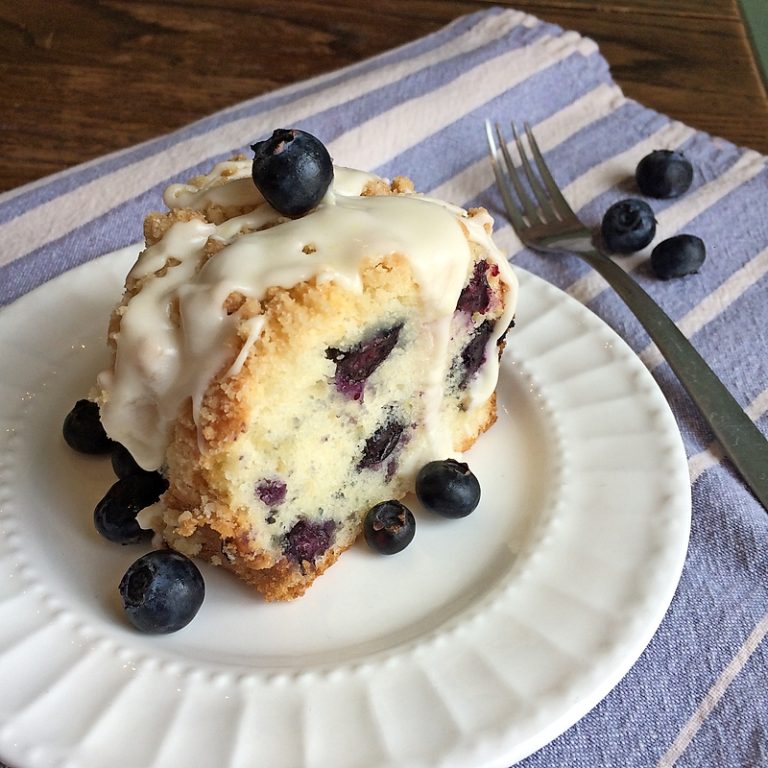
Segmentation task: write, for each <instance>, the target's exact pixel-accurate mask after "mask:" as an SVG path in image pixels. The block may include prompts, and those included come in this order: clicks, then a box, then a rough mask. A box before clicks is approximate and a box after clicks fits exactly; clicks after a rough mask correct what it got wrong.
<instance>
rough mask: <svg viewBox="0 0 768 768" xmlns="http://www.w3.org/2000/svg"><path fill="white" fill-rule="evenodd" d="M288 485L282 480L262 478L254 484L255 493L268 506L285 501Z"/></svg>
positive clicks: (275, 505)
mask: <svg viewBox="0 0 768 768" xmlns="http://www.w3.org/2000/svg"><path fill="white" fill-rule="evenodd" d="M287 491H288V486H286V484H285V483H284V482H283V481H282V480H275V479H267V478H265V479H263V480H260V481H259V482H258V483H257V485H256V495H257V496H258V497H259V499H261V501H262V502H263V503H264V504H266V505H267V506H268V507H277V506H278V505H280V504H282V503H283V502H284V501H285V494H286V492H287Z"/></svg>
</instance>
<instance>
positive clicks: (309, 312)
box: [98, 158, 517, 600]
mask: <svg viewBox="0 0 768 768" xmlns="http://www.w3.org/2000/svg"><path fill="white" fill-rule="evenodd" d="M252 172H253V167H252V163H251V162H250V161H248V160H247V159H245V158H236V159H233V160H230V161H227V162H222V163H219V164H218V165H216V166H215V167H214V168H213V169H212V170H211V172H210V173H209V174H207V175H206V176H201V177H197V178H195V179H192V180H191V181H190V182H189V183H186V184H175V185H172V186H171V187H169V188H168V189H167V190H166V192H165V195H164V201H165V203H166V205H167V207H168V210H167V211H166V212H163V213H153V214H150V215H149V216H148V217H147V219H146V221H145V236H146V248H145V250H144V251H143V252H142V253H141V254H140V256H139V258H138V260H137V262H136V264H135V265H134V266H133V268H132V269H131V271H130V273H129V274H128V277H127V279H126V286H125V294H124V296H123V299H122V301H121V303H120V305H119V306H118V307H117V308H116V310H115V312H114V314H113V317H112V320H111V324H110V330H109V342H110V345H111V347H112V350H113V353H114V356H113V362H112V365H111V366H110V368H109V369H107V370H106V371H104V372H103V373H102V374H100V376H99V380H98V384H99V387H98V389H99V397H98V399H99V405H100V408H101V415H102V420H103V423H104V426H105V428H106V430H107V432H108V434H109V436H110V437H111V438H112V439H114V440H116V441H118V442H119V443H121V444H123V445H124V446H125V447H126V448H127V449H128V450H129V451H130V453H131V455H132V456H133V457H134V458H135V460H136V461H137V462H138V463H139V464H140V465H141V466H142V467H143V468H145V469H159V470H160V471H161V472H162V473H163V475H164V476H165V478H166V479H167V481H168V483H169V487H168V490H167V491H166V492H165V493H164V494H163V496H162V497H161V499H160V501H159V502H157V503H156V504H154V505H152V506H150V507H148V508H147V509H145V510H143V511H142V512H141V513H140V515H139V522H140V523H141V525H142V526H143V527H145V528H151V529H153V530H154V531H155V533H156V535H157V536H158V537H161V538H162V539H163V541H164V542H165V543H166V544H167V545H168V546H170V547H171V548H173V549H175V550H178V551H179V552H182V553H184V554H186V555H189V556H193V557H200V558H203V559H205V560H208V561H209V562H211V563H213V564H215V565H220V566H223V567H225V568H227V569H230V570H231V571H233V572H234V573H236V574H237V575H238V576H240V577H241V578H242V579H244V580H245V581H247V582H248V583H250V584H252V585H253V586H254V587H255V588H256V589H257V590H258V591H259V592H261V593H262V594H263V595H264V597H265V598H266V599H268V600H287V599H292V598H295V597H298V596H299V595H301V594H302V593H303V592H304V591H305V590H306V589H307V587H308V586H309V585H310V584H311V583H312V582H313V581H314V579H315V578H316V577H317V576H319V575H320V574H321V573H323V571H325V570H326V569H327V568H328V567H329V566H330V565H332V564H333V563H334V562H335V561H336V559H337V558H338V557H339V555H340V554H341V553H342V552H343V551H344V550H345V549H347V548H348V547H349V546H350V545H351V544H352V543H353V542H354V541H355V539H356V538H357V537H358V536H359V534H360V532H361V529H362V521H363V518H364V516H365V513H366V512H367V511H368V509H369V508H370V507H372V506H373V505H374V504H377V503H379V502H382V501H384V500H387V499H399V498H402V497H403V496H404V495H405V494H407V493H409V492H411V491H412V490H413V487H414V481H415V477H416V475H417V473H418V471H419V469H420V468H421V467H422V466H424V465H425V464H426V463H427V462H429V461H431V460H434V459H443V458H446V457H447V456H451V455H456V454H457V453H459V452H462V451H464V450H466V449H468V448H469V447H470V446H471V445H472V444H473V442H474V441H475V440H476V439H477V437H478V436H479V435H480V434H481V433H482V432H483V431H485V430H486V429H488V427H489V426H490V425H491V424H492V423H493V422H494V420H495V417H496V411H495V394H494V392H495V387H496V381H497V377H498V367H499V356H500V354H501V351H502V349H503V346H504V338H505V334H506V331H507V329H508V327H509V326H510V325H511V322H512V317H513V313H514V308H515V301H516V292H517V282H516V279H515V277H514V274H513V273H512V271H511V269H510V267H509V265H508V264H507V261H506V259H505V258H504V256H503V254H501V253H500V252H499V250H498V249H497V248H496V246H495V245H494V244H493V241H492V239H491V234H490V233H491V227H492V221H491V218H490V216H489V215H488V213H487V212H486V211H485V210H483V209H475V210H470V211H469V212H467V211H464V210H463V209H460V208H458V207H456V206H453V205H450V204H448V203H445V202H442V201H439V200H434V199H430V198H428V197H424V196H423V195H420V194H417V193H415V192H414V191H413V186H412V184H411V183H410V182H409V181H408V180H407V179H405V178H402V177H399V178H396V179H395V180H394V181H392V182H387V181H385V180H383V179H381V178H378V177H375V176H373V175H371V174H368V173H364V172H361V171H355V170H351V169H347V168H342V167H333V168H332V174H331V180H330V182H329V183H328V186H327V188H326V189H324V191H322V192H321V197H320V198H319V200H318V201H317V204H316V205H314V207H312V208H311V209H310V210H308V211H307V212H303V213H301V215H293V214H292V215H286V214H285V212H282V213H281V212H280V210H278V209H276V208H275V207H274V203H273V204H270V203H268V202H267V201H266V199H265V195H264V194H262V192H261V191H260V190H259V188H258V187H257V186H256V185H255V184H254V181H253V179H252V176H251V174H252ZM270 199H271V198H270Z"/></svg>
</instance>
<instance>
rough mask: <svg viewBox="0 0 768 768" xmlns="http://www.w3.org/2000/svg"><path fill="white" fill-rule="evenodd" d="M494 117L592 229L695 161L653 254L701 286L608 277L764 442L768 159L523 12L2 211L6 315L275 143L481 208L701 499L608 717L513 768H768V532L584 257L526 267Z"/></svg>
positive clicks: (15, 195)
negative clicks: (592, 345) (593, 340)
mask: <svg viewBox="0 0 768 768" xmlns="http://www.w3.org/2000/svg"><path fill="white" fill-rule="evenodd" d="M486 118H489V119H491V120H498V121H502V122H503V121H506V120H508V119H510V118H515V119H516V120H528V121H530V122H531V123H532V124H534V126H535V128H536V133H537V136H538V138H539V141H540V144H541V146H542V149H543V150H544V152H545V154H546V156H547V159H548V161H549V162H550V165H551V166H552V167H553V169H554V170H555V175H556V177H557V179H558V181H559V183H560V184H561V186H562V187H563V188H564V192H565V195H566V197H567V198H568V199H569V200H570V201H571V203H572V205H573V207H574V208H575V209H576V210H577V211H578V212H579V213H580V215H581V216H582V217H583V219H584V220H585V221H586V222H588V223H589V224H590V225H597V224H598V223H599V221H600V217H601V215H602V211H604V210H605V208H606V207H607V206H608V205H610V204H611V203H612V202H613V201H615V200H617V199H619V198H621V197H626V196H628V195H629V194H632V191H631V188H629V187H627V183H626V180H627V179H628V178H631V176H632V174H633V171H634V167H635V165H636V163H637V162H638V160H639V159H640V158H641V157H642V156H643V155H644V154H646V153H647V152H648V151H650V150H652V149H656V148H661V147H664V148H676V147H679V148H681V149H683V150H684V151H685V153H686V154H687V155H688V157H689V158H690V159H691V160H692V161H693V163H694V166H695V167H696V169H697V172H696V178H695V183H694V186H693V188H692V189H691V190H690V191H689V193H687V194H686V195H685V196H683V197H681V198H679V199H677V200H669V201H653V207H654V210H655V212H656V216H657V219H658V230H659V235H658V238H663V237H668V236H670V235H672V234H675V233H678V232H690V233H693V234H697V235H699V236H701V237H702V238H703V239H704V240H705V242H706V243H707V249H708V259H707V262H706V264H705V265H704V268H703V269H702V271H701V273H700V274H699V275H698V276H696V277H695V278H689V279H686V280H684V281H669V282H661V281H658V280H655V279H653V277H652V276H651V275H650V274H649V272H648V270H647V266H646V263H647V257H648V255H649V250H650V249H646V250H645V251H643V252H641V253H639V254H636V255H633V256H630V257H627V258H622V259H619V260H618V261H619V263H620V264H621V265H622V266H623V267H624V268H625V269H626V270H628V271H630V272H632V273H633V274H634V276H635V277H636V278H637V279H638V281H639V282H640V283H641V284H643V286H644V287H645V288H646V289H647V290H648V291H649V292H650V293H651V294H652V295H654V296H655V298H656V299H657V300H658V301H659V303H660V304H661V305H662V306H663V307H664V308H665V309H666V310H667V311H668V312H669V314H670V315H671V316H672V317H673V318H675V319H676V320H677V321H678V323H679V325H680V328H681V329H682V330H683V332H684V333H685V334H686V335H687V336H689V337H690V338H691V339H692V340H693V341H694V343H695V344H696V346H697V347H698V348H699V350H700V351H701V352H702V354H703V355H704V356H705V358H706V359H707V360H708V361H709V362H710V364H711V365H712V367H713V368H714V369H715V370H716V371H717V372H718V373H719V374H720V375H721V377H722V378H723V380H724V381H725V383H726V385H727V386H728V387H729V388H730V389H731V391H732V392H733V393H734V395H735V396H736V398H737V399H738V400H739V401H740V402H741V403H742V404H743V405H744V407H745V408H746V409H747V411H748V413H749V415H750V416H751V418H753V419H754V420H755V421H756V422H757V423H758V424H759V426H761V427H763V428H764V429H768V419H767V418H766V412H768V362H767V361H768V301H766V298H767V297H768V291H767V290H766V289H767V288H768V277H767V275H768V216H766V215H765V212H766V211H767V210H768V169H766V160H765V158H764V157H763V156H761V155H759V154H758V153H756V152H753V151H750V150H746V149H740V148H737V147H735V146H733V145H732V144H729V143H728V142H724V141H722V140H719V139H715V138H713V137H711V136H708V135H706V134H703V133H701V132H698V131H696V130H694V129H692V128H689V127H687V126H685V125H682V124H681V123H678V122H675V121H673V120H670V119H669V118H667V117H665V116H663V115H660V114H658V113H656V112H653V111H652V110H649V109H646V108H645V107H643V106H641V105H639V104H637V103H635V102H633V101H631V100H628V99H626V98H625V97H624V96H623V94H622V93H621V92H620V90H619V89H618V88H617V87H616V85H615V84H614V83H613V81H612V79H611V76H610V72H609V70H608V66H607V64H606V62H605V60H604V59H603V58H602V57H601V56H600V54H599V51H598V50H597V47H596V46H595V44H594V43H593V42H592V41H590V40H587V39H585V38H583V37H580V36H579V35H577V34H575V33H573V32H564V31H563V30H561V29H560V28H558V27H555V26H553V25H550V24H546V23H542V22H540V21H539V20H537V19H535V18H534V17H532V16H529V15H526V14H523V13H518V12H514V11H502V10H500V9H490V10H489V11H487V12H483V13H479V14H474V15H472V16H467V17H464V18H462V19H459V20H457V21H456V22H454V23H453V24H451V25H449V26H448V27H446V28H445V29H443V30H441V31H440V32H438V33H436V34H434V35H431V36H429V37H426V38H423V39H422V40H419V41H417V42H415V43H413V44H410V45H407V46H404V47H402V48H398V49H395V50H393V51H390V52H388V53H386V54H384V55H382V56H378V57H376V58H374V59H370V60H368V61H365V62H362V63H360V64H358V65H356V66H353V67H350V68H347V69H345V70H342V71H339V72H335V73H331V74H329V75H324V76H322V77H319V78H315V79H313V80H310V81H308V82H305V83H300V84H297V85H295V86H292V87H290V88H286V89H283V90H281V91H278V92H276V93H273V94H269V95H266V96H262V97H259V98H256V99H253V100H251V101H248V102H245V103H243V104H239V105H237V106H235V107H232V108H230V109H227V110H225V111H223V112H219V113H216V114H214V115H212V116H210V117H208V118H206V119H204V120H201V121H199V122H197V123H194V124H193V125H190V126H188V127H186V128H184V129H182V130H180V131H177V132H175V133H172V134H169V135H167V136H163V137H161V138H158V139H155V140H152V141H148V142H145V143H144V144H141V145H139V146H136V147H132V148H130V149H128V150H124V151H122V152H118V153H115V154H112V155H109V156H107V157H103V158H100V159H98V160H95V161H92V162H90V163H87V164H85V165H82V166H79V167H77V168H73V169H71V170H68V171H65V172H63V173H59V174H56V175H54V176H51V177H49V178H46V179H42V180H40V181H38V182H35V183H33V184H30V185H27V186H25V187H22V188H20V189H17V190H12V191H10V192H7V193H5V194H3V195H0V238H1V241H2V243H3V248H2V251H0V304H7V303H9V302H11V301H13V300H14V299H16V298H17V297H19V296H22V295H24V294H25V293H27V292H29V291H30V290H32V289H34V288H35V287H37V286H38V285H41V284H42V283H44V282H46V281H47V280H49V279H51V278H52V277H54V276H55V275H57V274H59V273H61V272H64V271H66V270H68V269H70V268H72V267H74V266H76V265H78V264H81V263H84V262H86V261H89V260H91V259H94V258H96V257H97V256H100V255H102V254H104V253H108V252H111V251H113V250H115V249H117V248H120V247H123V246H125V245H128V244H130V243H132V242H135V241H138V240H139V239H140V238H141V220H142V218H143V216H144V215H145V214H146V213H147V212H148V211H150V210H152V209H153V208H154V207H157V206H159V205H160V193H161V191H162V189H163V188H164V187H165V186H166V185H167V184H168V183H170V182H172V181H178V180H183V179H186V178H188V177H189V176H192V175H194V174H196V173H198V172H200V171H202V170H203V169H205V168H206V167H208V166H210V164H211V163H212V162H214V161H216V160H219V159H222V158H225V157H227V156H230V155H231V154H233V153H235V152H238V151H243V149H244V148H245V147H246V146H247V144H248V143H250V142H251V141H253V140H255V139H257V138H260V137H263V136H264V135H266V134H268V133H269V132H270V131H271V130H272V128H274V127H277V126H281V125H300V126H301V127H303V128H306V129H307V130H310V131H312V132H313V133H316V134H317V135H319V136H320V137H322V138H323V140H324V141H326V142H327V144H328V146H329V148H330V150H331V153H332V155H333V156H334V158H335V160H336V161H337V162H338V163H340V164H342V165H351V166H357V167H362V168H367V169H370V170H374V171H377V172H379V173H381V174H382V175H386V176H393V175H396V174H398V173H407V174H408V175H410V176H411V177H412V178H413V179H414V180H415V182H416V184H417V187H418V188H419V189H421V190H423V191H425V192H429V193H431V194H434V195H436V196H439V197H444V198H447V199H450V200H454V201H456V202H458V203H461V204H463V205H465V206H472V205H484V206H486V207H488V208H489V209H490V210H491V212H492V213H494V214H495V215H496V217H497V219H498V228H497V229H498V236H497V239H498V242H499V243H500V244H501V245H502V247H504V248H506V249H507V251H508V252H509V254H510V257H511V258H513V260H514V262H515V263H516V264H518V265H520V266H522V267H524V268H526V269H528V270H531V271H532V272H535V273H537V274H539V275H541V276H542V277H544V278H545V279H547V280H549V281H550V282H552V283H554V284H555V285H558V286H559V287H561V288H562V289H564V290H565V291H567V292H568V293H570V294H571V295H573V296H575V297H576V298H578V299H579V300H580V301H582V302H584V303H585V304H587V305H588V306H589V307H590V308H591V309H592V310H593V311H595V312H596V313H597V314H598V315H600V316H601V317H602V318H603V319H604V320H606V322H608V323H609V324H610V325H612V326H613V327H614V328H615V329H616V330H617V331H618V332H619V333H620V335H621V336H622V337H623V338H625V339H626V340H627V341H628V343H629V344H630V345H631V346H632V347H633V348H634V349H635V350H636V351H637V352H638V354H639V355H640V357H641V359H642V360H643V361H644V362H645V364H646V365H647V366H648V367H649V368H650V369H651V371H652V372H653V373H654V375H655V376H656V378H657V380H658V382H659V384H660V386H661V387H662V389H663V390H664V392H665V394H666V396H667V398H668V400H669V402H670V404H671V406H672V408H673V411H674V413H675V415H676V417H677V419H678V423H679V425H680V429H681V432H682V434H683V439H684V442H685V445H686V449H687V452H688V456H689V469H690V474H691V479H692V482H693V499H694V516H693V527H692V537H691V544H690V551H689V557H688V561H687V563H686V567H685V569H684V572H683V577H682V581H681V584H680V587H679V589H678V593H677V595H676V597H675V600H674V601H673V603H672V606H671V607H670V610H669V613H668V615H667V617H666V619H665V620H664V622H663V623H662V625H661V627H660V628H659V631H658V633H657V634H656V636H655V637H654V639H653V641H652V642H651V644H650V645H649V646H648V648H647V649H646V651H645V652H644V653H643V655H642V656H641V658H640V659H639V661H638V662H637V663H636V664H635V666H634V667H633V668H632V670H631V671H630V672H629V674H628V675H627V676H626V678H625V679H624V680H623V681H622V682H621V683H620V684H619V685H618V686H617V687H616V688H615V689H614V690H613V691H612V692H611V693H610V694H609V695H608V696H607V697H606V698H605V700H604V701H603V702H601V703H600V705H599V706H598V707H597V708H595V709H594V710H593V711H592V712H591V713H589V714H588V715H587V716H586V717H584V718H583V719H582V720H581V721H580V722H579V723H577V724H576V725H575V726H573V727H572V728H571V729H570V730H569V731H567V732H566V733H565V734H563V735H562V736H561V737H559V738H558V739H556V740H555V741H554V742H552V743H551V744H550V745H548V746H547V747H545V748H543V749H542V750H540V751H539V752H537V753H536V754H534V755H532V756H531V757H529V758H527V759H526V760H524V761H523V762H522V763H521V765H524V766H526V767H527V768H554V767H555V766H557V767H558V768H559V767H560V766H566V765H567V766H578V767H579V768H581V767H582V766H583V767H585V768H586V767H588V768H593V767H594V768H597V767H600V768H607V767H608V766H622V768H646V767H647V766H653V765H656V766H658V768H671V766H680V767H681V768H684V767H686V766H687V767H689V768H693V766H719V767H722V768H729V767H730V766H734V767H735V766H757V765H768V643H767V642H766V639H765V638H766V635H768V547H767V546H766V545H765V542H766V541H768V515H766V514H765V511H764V510H763V509H762V508H761V507H760V505H759V504H758V503H757V501H756V500H755V499H754V498H753V497H752V496H751V494H750V493H749V491H747V490H746V489H745V487H744V486H743V484H742V483H741V482H740V480H739V478H738V477H737V475H736V474H735V472H734V471H733V469H732V468H731V467H730V465H729V464H728V463H727V461H725V460H724V459H723V457H722V454H721V452H720V451H719V448H718V446H717V444H716V443H715V442H714V441H713V438H712V435H711V433H710V432H709V430H708V429H707V427H706V426H705V425H704V424H703V423H702V421H701V419H700V417H699V416H698V414H697V412H696V411H695V409H694V408H693V406H692V404H691V403H690V401H689V400H688V397H687V395H686V394H685V392H684V391H683V390H682V388H681V387H680V385H679V384H678V383H677V381H676V380H675V379H674V377H673V376H672V374H671V372H670V371H669V368H668V366H666V364H665V363H664V361H663V360H662V358H661V357H660V355H659V353H658V350H657V349H656V348H655V346H654V345H653V344H650V343H649V340H648V337H647V335H646V334H645V332H644V331H643V330H642V328H641V327H640V326H639V324H638V323H637V322H636V321H635V320H634V318H632V317H631V315H630V314H629V313H628V312H627V311H626V309H625V308H624V306H623V305H622V303H621V302H620V300H619V299H618V298H617V297H616V296H615V295H614V294H613V293H612V292H611V291H610V290H607V286H606V284H605V282H604V281H603V280H602V278H600V277H599V276H598V275H597V274H595V273H594V272H592V271H590V270H589V269H588V268H587V267H585V266H584V265H583V264H582V263H581V262H580V261H578V260H577V259H575V258H568V257H565V258H562V259H551V258H545V257H542V256H540V255H537V254H535V253H532V252H530V251H528V250H526V249H524V248H523V247H522V244H521V243H520V241H519V240H518V239H517V237H516V236H515V234H514V232H513V231H512V229H511V227H510V226H509V225H508V224H506V223H505V222H504V220H503V217H502V215H501V211H502V207H501V201H500V199H499V196H498V194H497V192H496V190H495V189H494V186H493V182H492V175H491V173H490V170H489V166H488V164H487V158H486V148H485V145H484V136H483V130H482V125H483V121H484V120H485V119H486ZM617 734H620V735H619V737H618V738H617Z"/></svg>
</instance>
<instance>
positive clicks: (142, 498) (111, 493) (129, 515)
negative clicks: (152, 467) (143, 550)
mask: <svg viewBox="0 0 768 768" xmlns="http://www.w3.org/2000/svg"><path fill="white" fill-rule="evenodd" d="M167 487H168V483H167V482H166V480H165V479H164V478H163V477H162V476H161V475H159V474H158V473H157V472H142V473H140V474H138V475H129V476H128V477H124V478H121V479H120V480H118V481H117V482H116V483H115V484H114V485H113V486H112V487H111V488H110V489H109V490H108V491H107V493H106V495H105V496H104V498H103V499H102V500H101V501H100V502H99V503H98V504H97V505H96V509H94V511H93V522H94V525H95V526H96V530H97V531H98V532H99V533H100V534H101V535H102V536H103V537H104V538H105V539H109V541H114V542H116V543H117V544H134V543H136V542H138V541H144V540H147V539H150V538H151V537H152V531H149V530H145V529H144V528H141V527H140V526H139V524H138V522H136V515H137V514H138V513H139V512H140V511H141V510H142V509H144V507H148V506H149V505H150V504H154V503H155V502H156V501H157V500H158V499H159V498H160V495H161V494H162V493H163V492H164V491H165V490H166V488H167Z"/></svg>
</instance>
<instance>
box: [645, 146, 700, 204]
mask: <svg viewBox="0 0 768 768" xmlns="http://www.w3.org/2000/svg"><path fill="white" fill-rule="evenodd" d="M635 179H636V181H637V186H638V187H639V188H640V191H641V192H642V193H643V194H644V195H648V196H649V197H658V198H668V197H680V195H682V194H683V193H684V192H687V191H688V189H689V188H690V186H691V182H692V181H693V166H692V165H691V161H690V160H688V158H687V157H686V156H685V155H684V154H683V153H682V152H676V151H674V150H671V149H655V150H654V151H653V152H651V153H650V154H649V155H646V156H645V157H644V158H643V159H642V160H641V161H640V162H639V163H638V164H637V168H636V169H635Z"/></svg>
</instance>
